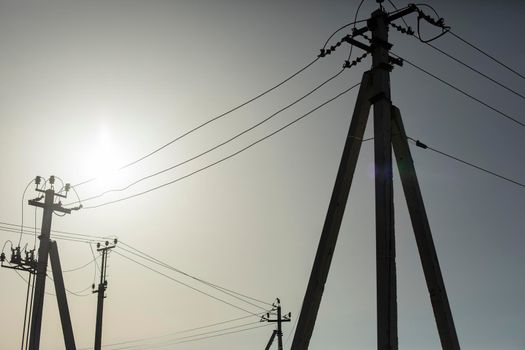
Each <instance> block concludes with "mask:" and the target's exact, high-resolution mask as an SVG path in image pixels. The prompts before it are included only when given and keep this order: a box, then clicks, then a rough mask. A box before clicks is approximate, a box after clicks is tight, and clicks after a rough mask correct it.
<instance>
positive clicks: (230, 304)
mask: <svg viewBox="0 0 525 350" xmlns="http://www.w3.org/2000/svg"><path fill="white" fill-rule="evenodd" d="M114 253H115V254H118V255H120V256H122V257H123V258H125V259H128V260H130V261H132V262H134V263H135V264H138V265H140V266H142V267H144V268H146V269H148V270H150V271H153V272H155V273H157V274H159V275H161V276H164V277H166V278H167V279H170V280H172V281H174V282H176V283H178V284H181V285H183V286H185V287H187V288H190V289H191V290H194V291H196V292H199V293H201V294H204V295H206V296H208V297H210V298H212V299H215V300H217V301H220V302H222V303H224V304H226V305H229V306H231V307H234V308H236V309H238V310H241V311H244V312H246V313H248V314H251V315H253V316H257V314H256V313H253V312H251V311H248V310H246V309H244V308H242V307H240V306H237V305H235V304H232V303H230V302H228V301H226V300H223V299H221V298H218V297H216V296H213V295H211V294H209V293H207V292H204V291H202V290H200V289H198V288H195V287H193V286H190V285H189V284H187V283H184V282H181V281H179V280H177V279H175V278H173V277H171V276H169V275H166V274H165V273H162V272H160V271H158V270H155V269H154V268H152V267H150V266H148V265H145V264H142V263H140V262H138V261H136V260H134V259H133V258H130V257H128V256H126V255H124V254H122V253H119V252H117V251H114Z"/></svg>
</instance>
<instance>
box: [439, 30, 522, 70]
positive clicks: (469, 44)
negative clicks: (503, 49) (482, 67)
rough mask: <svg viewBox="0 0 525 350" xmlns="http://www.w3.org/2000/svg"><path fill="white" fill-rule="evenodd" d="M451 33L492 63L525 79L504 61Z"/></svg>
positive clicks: (451, 32)
mask: <svg viewBox="0 0 525 350" xmlns="http://www.w3.org/2000/svg"><path fill="white" fill-rule="evenodd" d="M449 33H450V34H451V35H452V36H454V37H455V38H457V39H459V40H461V41H462V42H464V43H465V44H467V45H468V46H470V47H472V48H473V49H475V50H476V51H478V52H480V53H482V54H483V55H485V56H486V57H488V58H490V59H491V60H492V61H494V62H496V63H497V64H499V65H500V66H502V67H504V68H506V69H507V70H509V71H510V72H512V73H514V74H516V75H517V76H518V77H520V78H522V79H525V76H524V75H523V74H521V73H519V72H518V71H516V70H515V69H512V68H511V67H509V66H508V65H506V64H505V63H503V62H502V61H500V60H498V59H497V58H495V57H494V56H492V55H490V54H488V53H487V52H485V51H483V50H482V49H480V48H479V47H477V46H475V45H474V44H472V43H470V42H468V41H467V40H465V39H463V38H462V37H460V36H459V35H457V34H456V33H454V32H453V31H451V30H450V31H449Z"/></svg>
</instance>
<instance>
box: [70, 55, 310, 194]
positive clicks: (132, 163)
mask: <svg viewBox="0 0 525 350" xmlns="http://www.w3.org/2000/svg"><path fill="white" fill-rule="evenodd" d="M318 60H319V57H317V58H315V59H314V60H313V61H311V62H310V63H308V64H307V65H306V66H304V67H303V68H301V69H299V70H298V71H297V72H295V73H293V74H292V75H290V76H289V77H287V78H286V79H284V80H282V81H281V82H279V83H278V84H276V85H274V86H272V87H271V88H269V89H267V90H265V91H263V92H262V93H260V94H258V95H257V96H255V97H252V98H251V99H249V100H247V101H245V102H243V103H241V104H239V105H237V106H235V107H233V108H231V109H229V110H228V111H226V112H224V113H222V114H219V115H218V116H216V117H213V118H211V119H209V120H208V121H206V122H204V123H202V124H199V125H198V126H196V127H194V128H193V129H191V130H189V131H187V132H185V133H183V134H182V135H180V136H177V137H176V138H174V139H173V140H171V141H169V142H168V143H166V144H164V145H162V146H160V147H158V148H156V149H155V150H153V151H151V152H149V153H147V154H146V155H144V156H142V157H140V158H138V159H136V160H134V161H132V162H130V163H127V164H125V165H123V166H121V167H120V168H119V169H118V170H123V169H125V168H128V167H130V166H132V165H135V164H137V163H138V162H140V161H142V160H144V159H146V158H148V157H150V156H152V155H154V154H155V153H157V152H159V151H161V150H163V149H164V148H166V147H168V146H169V145H171V144H173V143H175V142H177V141H178V140H180V139H182V138H183V137H186V136H187V135H189V134H191V133H193V132H195V131H197V130H199V129H201V128H203V127H204V126H206V125H208V124H210V123H212V122H214V121H216V120H218V119H220V118H222V117H224V116H226V115H228V114H230V113H233V112H234V111H236V110H238V109H240V108H242V107H244V106H246V105H247V104H249V103H251V102H253V101H255V100H257V99H259V98H261V97H263V96H264V95H266V94H268V93H269V92H271V91H273V90H275V89H277V88H278V87H280V86H281V85H283V84H285V83H286V82H288V81H290V80H291V79H293V78H294V77H296V76H297V75H299V74H300V73H302V72H303V71H305V70H306V69H308V68H310V67H311V66H312V65H313V64H314V63H315V62H317V61H318ZM96 179H97V178H96V177H93V178H91V179H88V180H86V181H82V182H80V183H78V184H76V185H73V187H78V186H81V185H84V184H87V183H89V182H92V181H94V180H96Z"/></svg>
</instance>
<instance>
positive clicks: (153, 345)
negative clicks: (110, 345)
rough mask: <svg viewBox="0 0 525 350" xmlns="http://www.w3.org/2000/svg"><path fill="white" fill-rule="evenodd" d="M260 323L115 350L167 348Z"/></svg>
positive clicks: (131, 345)
mask: <svg viewBox="0 0 525 350" xmlns="http://www.w3.org/2000/svg"><path fill="white" fill-rule="evenodd" d="M260 323H261V322H260V321H255V322H250V323H243V324H240V325H236V326H230V327H225V328H221V329H216V330H213V331H207V332H203V333H199V334H193V335H187V336H184V337H178V338H175V339H166V340H158V341H156V342H155V340H154V339H152V341H150V342H148V343H147V344H130V345H127V346H124V347H117V348H115V350H124V349H141V348H143V347H144V346H147V347H148V349H152V348H158V347H164V346H167V345H174V344H178V343H180V342H184V341H186V340H193V339H195V338H200V337H202V336H205V335H209V334H216V333H222V332H225V331H230V330H232V329H239V328H243V327H246V326H252V325H254V324H260Z"/></svg>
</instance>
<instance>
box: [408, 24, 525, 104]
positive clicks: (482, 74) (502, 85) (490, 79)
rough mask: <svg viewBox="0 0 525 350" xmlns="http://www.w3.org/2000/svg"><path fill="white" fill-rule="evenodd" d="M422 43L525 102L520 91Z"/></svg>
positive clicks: (428, 44)
mask: <svg viewBox="0 0 525 350" xmlns="http://www.w3.org/2000/svg"><path fill="white" fill-rule="evenodd" d="M409 35H412V36H414V37H416V36H415V34H409ZM416 38H417V37H416ZM420 41H421V40H420ZM421 42H423V43H424V44H426V45H427V46H429V47H431V48H432V49H434V50H435V51H437V52H439V53H441V54H442V55H445V56H447V57H448V58H450V59H452V60H453V61H456V62H457V63H459V64H461V65H462V66H463V67H465V68H467V69H469V70H471V71H473V72H474V73H476V74H478V75H480V76H482V77H483V78H485V79H487V80H489V81H491V82H493V83H494V84H496V85H499V86H500V87H502V88H504V89H505V90H507V91H509V92H511V93H513V94H514V95H516V96H518V97H520V98H522V99H524V100H525V95H523V94H521V93H519V92H518V91H516V90H514V89H512V88H510V87H508V86H507V85H505V84H503V83H501V82H499V81H497V80H496V79H494V78H492V77H490V76H489V75H487V74H485V73H483V72H481V71H480V70H479V69H476V68H474V67H472V66H471V65H469V64H467V63H465V62H463V61H462V60H460V59H459V58H457V57H454V56H452V55H451V54H449V53H447V52H446V51H444V50H442V49H440V48H439V47H437V46H435V45H432V44H431V43H429V42H424V41H421Z"/></svg>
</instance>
